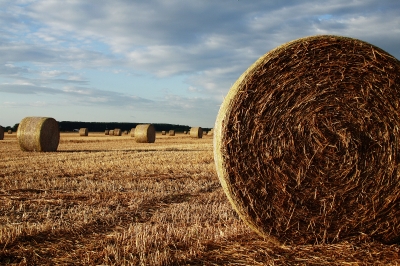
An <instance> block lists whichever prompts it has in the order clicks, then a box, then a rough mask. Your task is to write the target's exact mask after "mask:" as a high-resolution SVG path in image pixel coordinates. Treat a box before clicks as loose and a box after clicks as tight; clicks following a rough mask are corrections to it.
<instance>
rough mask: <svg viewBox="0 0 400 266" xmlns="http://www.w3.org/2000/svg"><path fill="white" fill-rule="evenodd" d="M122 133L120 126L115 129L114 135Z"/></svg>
mask: <svg viewBox="0 0 400 266" xmlns="http://www.w3.org/2000/svg"><path fill="white" fill-rule="evenodd" d="M121 135H122V131H121V129H120V128H115V129H114V136H121Z"/></svg>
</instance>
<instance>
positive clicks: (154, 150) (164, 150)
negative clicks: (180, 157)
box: [56, 148, 206, 153]
mask: <svg viewBox="0 0 400 266" xmlns="http://www.w3.org/2000/svg"><path fill="white" fill-rule="evenodd" d="M116 151H123V152H157V151H158V152H160V151H162V152H166V151H167V152H168V151H170V152H177V151H179V152H194V151H206V149H178V148H167V149H112V150H108V149H103V150H87V149H86V150H58V151H56V152H60V153H75V152H77V153H79V152H86V153H96V152H116Z"/></svg>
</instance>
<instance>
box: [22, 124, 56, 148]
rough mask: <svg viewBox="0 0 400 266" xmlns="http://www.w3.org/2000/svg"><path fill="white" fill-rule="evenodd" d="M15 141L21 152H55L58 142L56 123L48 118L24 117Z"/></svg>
mask: <svg viewBox="0 0 400 266" xmlns="http://www.w3.org/2000/svg"><path fill="white" fill-rule="evenodd" d="M17 139H18V143H19V146H20V148H21V150H23V151H40V152H52V151H56V150H57V147H58V143H59V141H60V129H59V126H58V122H57V121H56V120H54V119H53V118H50V117H25V118H24V119H22V120H21V122H20V124H19V126H18V130H17Z"/></svg>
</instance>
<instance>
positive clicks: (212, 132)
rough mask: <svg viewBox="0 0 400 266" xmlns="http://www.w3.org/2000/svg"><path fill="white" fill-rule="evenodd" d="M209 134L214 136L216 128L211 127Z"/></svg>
mask: <svg viewBox="0 0 400 266" xmlns="http://www.w3.org/2000/svg"><path fill="white" fill-rule="evenodd" d="M207 135H208V136H213V135H214V129H213V128H212V129H210V131H208V134H207Z"/></svg>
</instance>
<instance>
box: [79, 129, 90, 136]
mask: <svg viewBox="0 0 400 266" xmlns="http://www.w3.org/2000/svg"><path fill="white" fill-rule="evenodd" d="M88 135H89V130H88V129H87V128H80V129H79V136H88Z"/></svg>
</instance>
